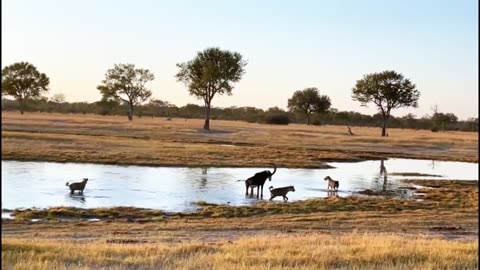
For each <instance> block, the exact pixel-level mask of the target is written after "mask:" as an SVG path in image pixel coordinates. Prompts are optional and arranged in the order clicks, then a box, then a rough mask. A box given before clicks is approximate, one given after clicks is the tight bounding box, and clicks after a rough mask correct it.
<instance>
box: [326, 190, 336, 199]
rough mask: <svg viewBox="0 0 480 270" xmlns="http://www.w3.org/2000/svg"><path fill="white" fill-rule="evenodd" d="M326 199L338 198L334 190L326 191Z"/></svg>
mask: <svg viewBox="0 0 480 270" xmlns="http://www.w3.org/2000/svg"><path fill="white" fill-rule="evenodd" d="M327 197H329V198H331V197H338V191H336V190H327Z"/></svg>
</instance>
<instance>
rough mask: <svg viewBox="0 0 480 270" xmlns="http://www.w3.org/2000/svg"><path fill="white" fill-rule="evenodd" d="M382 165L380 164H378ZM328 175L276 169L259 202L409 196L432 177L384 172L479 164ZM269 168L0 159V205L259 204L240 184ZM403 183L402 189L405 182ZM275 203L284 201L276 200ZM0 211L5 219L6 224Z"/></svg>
mask: <svg viewBox="0 0 480 270" xmlns="http://www.w3.org/2000/svg"><path fill="white" fill-rule="evenodd" d="M382 164H383V165H382ZM329 165H331V166H333V167H335V168H331V169H285V168H278V169H277V172H276V173H275V175H273V178H272V181H271V182H269V181H267V182H266V183H265V186H264V190H263V192H264V200H268V199H269V198H270V193H269V191H268V187H269V186H274V187H282V186H288V185H294V186H295V192H290V193H289V194H288V198H289V201H290V202H291V201H297V200H305V199H311V198H320V197H329V196H340V197H345V196H348V195H351V194H356V193H357V192H359V191H362V190H366V189H369V190H372V191H375V192H385V191H395V192H396V193H395V194H396V195H397V196H411V193H412V191H410V192H409V190H408V188H405V189H399V187H400V186H401V185H400V181H399V180H400V179H405V178H408V179H418V178H419V179H425V178H428V179H432V178H430V177H424V176H422V177H414V176H408V177H405V176H400V175H390V174H389V172H415V173H419V174H430V175H441V176H442V177H434V179H458V180H477V179H478V176H477V173H478V164H476V163H462V162H443V161H435V162H432V161H430V160H412V159H391V160H386V161H384V162H383V163H382V162H381V161H378V160H375V161H363V162H351V163H342V162H333V163H329ZM272 169H273V168H268V167H267V168H185V167H143V166H115V165H100V164H79V163H54V162H20V161H2V200H3V202H2V207H3V208H6V209H18V208H33V207H36V208H47V207H54V206H73V207H81V208H95V207H114V206H133V207H142V208H152V209H161V210H164V211H169V212H176V211H194V210H195V209H197V207H198V205H196V204H194V203H192V202H197V201H205V202H207V203H221V204H227V203H228V204H229V205H245V204H252V203H255V202H257V201H258V200H257V199H256V198H248V197H245V184H244V182H237V180H238V179H246V178H248V177H250V176H252V175H253V174H255V173H256V172H259V171H263V170H272ZM327 175H328V176H330V177H331V178H333V179H334V180H339V181H340V186H339V191H337V192H331V191H328V190H327V182H326V181H324V180H323V179H324V178H325V176H327ZM84 177H85V178H89V181H88V184H87V186H86V188H85V191H84V194H83V195H82V194H74V195H70V194H69V189H68V187H66V186H65V183H66V182H77V181H80V180H81V179H82V178H84ZM402 185H404V184H402ZM274 201H281V198H275V199H274ZM8 217H9V214H8V213H3V212H2V218H8Z"/></svg>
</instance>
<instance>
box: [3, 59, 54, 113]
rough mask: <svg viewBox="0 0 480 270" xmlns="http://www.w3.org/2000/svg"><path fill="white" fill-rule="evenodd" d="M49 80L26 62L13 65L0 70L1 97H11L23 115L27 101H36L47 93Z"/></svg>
mask: <svg viewBox="0 0 480 270" xmlns="http://www.w3.org/2000/svg"><path fill="white" fill-rule="evenodd" d="M49 84H50V79H49V78H48V77H47V75H45V73H40V72H39V71H38V70H37V68H36V67H35V66H34V65H32V64H30V63H28V62H19V63H14V64H12V65H10V66H7V67H5V68H3V69H2V96H4V95H6V96H12V97H13V98H15V99H17V100H18V103H19V104H20V113H21V114H23V112H24V110H25V105H26V103H27V102H28V101H29V100H38V99H40V98H41V97H42V93H46V92H48V85H49Z"/></svg>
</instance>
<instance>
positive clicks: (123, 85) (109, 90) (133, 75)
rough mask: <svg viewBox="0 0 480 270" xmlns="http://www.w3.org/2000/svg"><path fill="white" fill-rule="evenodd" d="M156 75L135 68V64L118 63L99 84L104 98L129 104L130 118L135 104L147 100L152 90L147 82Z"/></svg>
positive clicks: (146, 70)
mask: <svg viewBox="0 0 480 270" xmlns="http://www.w3.org/2000/svg"><path fill="white" fill-rule="evenodd" d="M154 79H155V76H154V75H153V73H151V72H150V71H149V70H148V69H141V68H138V69H136V68H135V65H133V64H118V65H117V64H116V65H115V67H114V68H112V69H109V70H108V71H107V73H106V74H105V80H103V81H102V84H101V85H99V86H97V89H98V90H100V93H101V94H102V96H103V99H104V100H111V99H114V100H117V101H123V102H124V103H126V104H127V105H128V120H130V121H132V119H133V110H134V108H135V106H137V105H140V104H142V103H143V102H145V101H147V100H148V99H149V98H150V96H151V95H152V91H150V90H148V89H147V88H146V87H145V84H146V83H148V82H150V81H153V80H154Z"/></svg>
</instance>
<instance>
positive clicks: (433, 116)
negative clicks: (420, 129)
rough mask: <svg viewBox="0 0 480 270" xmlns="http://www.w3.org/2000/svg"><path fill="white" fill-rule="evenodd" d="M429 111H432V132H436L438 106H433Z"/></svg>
mask: <svg viewBox="0 0 480 270" xmlns="http://www.w3.org/2000/svg"><path fill="white" fill-rule="evenodd" d="M430 109H431V110H432V111H433V114H432V121H433V127H432V130H437V118H438V105H437V104H434V105H433V106H432V107H431V108H430Z"/></svg>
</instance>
